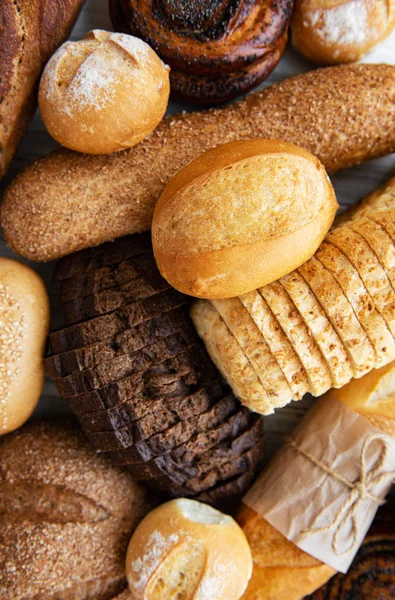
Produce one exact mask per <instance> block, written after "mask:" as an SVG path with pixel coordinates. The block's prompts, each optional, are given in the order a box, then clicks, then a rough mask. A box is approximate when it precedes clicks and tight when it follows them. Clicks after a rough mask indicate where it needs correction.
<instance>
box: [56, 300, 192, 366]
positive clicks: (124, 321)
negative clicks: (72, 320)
mask: <svg viewBox="0 0 395 600" xmlns="http://www.w3.org/2000/svg"><path fill="white" fill-rule="evenodd" d="M188 302H189V300H188V298H187V297H186V296H184V294H180V292H177V291H176V290H173V289H169V290H166V291H165V292H161V293H159V294H155V295H154V296H151V297H150V298H146V299H144V300H140V301H138V302H134V303H131V304H125V305H123V306H122V307H121V308H119V309H117V310H116V311H114V312H112V313H109V314H107V315H103V316H99V317H96V318H93V319H91V320H88V321H85V322H84V323H78V324H76V325H71V326H70V327H64V328H62V329H59V330H58V331H53V332H52V333H51V334H50V336H49V346H50V349H51V352H52V354H54V355H60V354H61V353H63V352H67V351H69V350H73V349H75V348H82V347H84V346H88V345H91V344H94V343H96V342H101V341H104V340H106V339H108V338H111V337H112V336H113V335H115V334H117V333H120V332H121V331H124V330H125V329H130V328H131V327H136V326H137V325H140V324H141V323H144V322H145V321H148V320H150V319H153V318H154V317H159V316H160V315H162V314H164V313H167V312H169V311H171V310H173V309H175V308H178V307H180V306H184V305H185V304H187V303H188Z"/></svg>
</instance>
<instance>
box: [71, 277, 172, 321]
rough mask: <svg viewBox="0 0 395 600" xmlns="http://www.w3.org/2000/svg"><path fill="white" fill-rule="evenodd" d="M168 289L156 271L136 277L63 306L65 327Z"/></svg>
mask: <svg viewBox="0 0 395 600" xmlns="http://www.w3.org/2000/svg"><path fill="white" fill-rule="evenodd" d="M168 289H170V284H169V283H168V282H167V281H166V280H165V279H163V277H162V276H161V275H160V274H159V272H158V271H154V272H152V273H147V274H145V275H144V276H140V277H136V278H135V279H132V280H131V281H127V282H126V283H123V284H121V285H118V286H117V287H115V288H112V289H108V290H103V291H102V292H99V293H98V294H89V295H87V296H83V297H82V298H76V299H75V300H71V301H70V302H65V303H64V304H63V316H64V320H65V323H66V325H73V324H74V323H81V322H82V321H86V320H87V319H92V318H93V317H97V316H98V315H104V314H106V313H109V312H112V311H114V310H116V309H117V308H120V307H121V306H123V305H124V304H125V303H130V302H138V301H139V300H145V299H146V298H150V297H151V296H155V295H156V294H159V293H160V292H164V291H165V290H168Z"/></svg>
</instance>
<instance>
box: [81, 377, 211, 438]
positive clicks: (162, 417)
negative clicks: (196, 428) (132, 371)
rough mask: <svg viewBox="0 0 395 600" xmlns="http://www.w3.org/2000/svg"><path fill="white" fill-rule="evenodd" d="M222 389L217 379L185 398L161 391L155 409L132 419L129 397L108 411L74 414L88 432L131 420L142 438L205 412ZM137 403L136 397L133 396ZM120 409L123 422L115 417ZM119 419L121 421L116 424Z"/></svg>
mask: <svg viewBox="0 0 395 600" xmlns="http://www.w3.org/2000/svg"><path fill="white" fill-rule="evenodd" d="M222 392H223V390H222V386H221V384H220V383H219V381H217V382H213V383H212V384H211V385H209V384H207V386H205V388H200V389H197V390H196V391H193V392H192V393H191V394H189V395H188V392H186V395H185V397H183V398H182V399H180V398H174V397H170V398H169V399H168V398H167V396H166V393H165V392H163V396H162V398H161V399H160V400H158V401H157V402H156V410H154V411H152V410H151V411H150V412H149V413H147V414H146V415H144V416H143V417H141V418H140V419H138V418H137V419H136V418H133V417H134V414H133V408H131V409H130V412H129V410H128V407H129V406H131V407H133V404H134V403H135V401H134V400H135V399H134V398H131V399H130V400H128V401H127V402H125V403H124V404H121V405H120V406H116V407H114V408H110V409H108V411H96V412H94V413H87V414H85V415H78V419H79V421H80V423H81V427H82V428H83V430H84V431H85V432H90V433H94V432H96V431H97V432H100V431H112V430H114V429H120V428H122V427H124V426H125V425H128V424H131V423H133V425H134V427H135V428H136V431H138V432H139V433H140V435H141V436H142V438H143V439H145V438H147V437H150V436H151V435H154V434H155V433H158V432H160V431H164V430H165V429H168V428H169V427H171V426H172V425H175V424H176V423H177V422H179V421H180V420H181V419H189V418H190V417H194V416H196V415H197V414H201V413H202V412H205V411H206V410H208V409H209V408H210V406H211V405H212V404H213V402H214V400H215V399H218V398H220V397H221V394H222ZM137 402H138V396H137V397H136V403H137ZM109 411H111V412H109ZM120 412H121V414H126V418H125V419H124V420H123V421H124V422H122V420H120V419H119V417H118V415H119V413H120ZM120 422H122V424H119V423H120Z"/></svg>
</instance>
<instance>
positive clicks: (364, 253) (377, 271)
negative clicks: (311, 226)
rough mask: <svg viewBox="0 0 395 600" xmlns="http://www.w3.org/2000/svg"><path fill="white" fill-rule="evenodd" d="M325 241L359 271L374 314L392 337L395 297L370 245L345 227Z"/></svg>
mask: <svg viewBox="0 0 395 600" xmlns="http://www.w3.org/2000/svg"><path fill="white" fill-rule="evenodd" d="M326 239H327V241H328V242H330V243H331V244H333V245H334V246H336V247H337V248H339V250H341V251H342V252H343V254H345V256H347V258H348V259H349V261H350V262H351V264H352V265H353V266H354V267H355V269H356V270H357V271H358V273H359V276H360V278H361V279H362V281H363V283H364V285H365V287H366V289H367V291H368V292H369V294H370V296H371V298H372V300H373V302H374V304H375V307H376V309H377V311H378V312H379V313H380V314H381V315H382V317H383V318H384V320H385V321H386V323H387V325H388V327H389V329H390V331H391V333H392V335H393V336H395V293H394V290H393V289H392V287H391V284H390V282H389V280H388V277H387V274H386V272H385V271H384V269H383V267H382V266H381V264H380V262H379V260H378V258H377V256H376V255H375V253H374V252H373V250H372V249H371V247H370V246H369V244H368V243H367V242H366V241H365V240H364V238H363V237H362V236H361V235H360V234H359V233H357V232H356V231H353V230H352V229H351V228H350V227H348V226H347V225H344V226H341V227H338V228H337V229H334V230H333V231H331V232H330V233H328V235H327V238H326Z"/></svg>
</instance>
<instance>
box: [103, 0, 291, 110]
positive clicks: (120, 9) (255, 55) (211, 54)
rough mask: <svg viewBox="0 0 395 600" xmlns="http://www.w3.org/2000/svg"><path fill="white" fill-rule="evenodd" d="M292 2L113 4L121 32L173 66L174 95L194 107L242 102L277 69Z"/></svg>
mask: <svg viewBox="0 0 395 600" xmlns="http://www.w3.org/2000/svg"><path fill="white" fill-rule="evenodd" d="M292 4H293V3H292V0H275V1H274V2H268V1H267V0H265V1H264V2H258V1H256V0H253V1H252V2H248V3H245V2H240V1H237V2H232V1H230V0H220V1H219V2H207V1H205V2H200V3H196V4H194V3H192V4H191V3H185V2H182V1H180V0H176V1H174V2H163V3H160V4H159V7H158V4H157V2H155V1H154V0H151V1H150V2H147V1H144V2H143V1H137V2H136V0H111V1H110V15H111V19H112V23H113V26H114V29H115V31H123V32H126V33H131V34H133V35H136V36H137V37H140V38H142V39H144V40H145V41H146V42H148V44H149V45H150V46H152V48H154V49H155V50H156V51H157V52H158V54H159V56H161V57H162V58H163V60H164V61H165V62H166V63H167V64H169V65H170V66H171V74H170V81H171V89H172V92H173V93H174V94H176V95H177V96H179V97H181V98H183V99H184V100H187V101H190V102H197V103H200V104H215V103H218V102H224V101H225V100H230V99H231V98H234V97H236V96H240V94H243V93H245V92H247V91H249V90H250V89H251V88H253V87H255V86H256V85H258V83H260V82H261V81H263V80H264V79H265V78H266V77H267V76H268V75H269V73H270V72H271V71H272V70H273V69H274V67H275V66H276V65H277V63H278V61H279V60H280V58H281V55H282V53H283V51H284V49H285V44H286V42H287V33H288V26H289V22H290V18H291V11H292Z"/></svg>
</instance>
